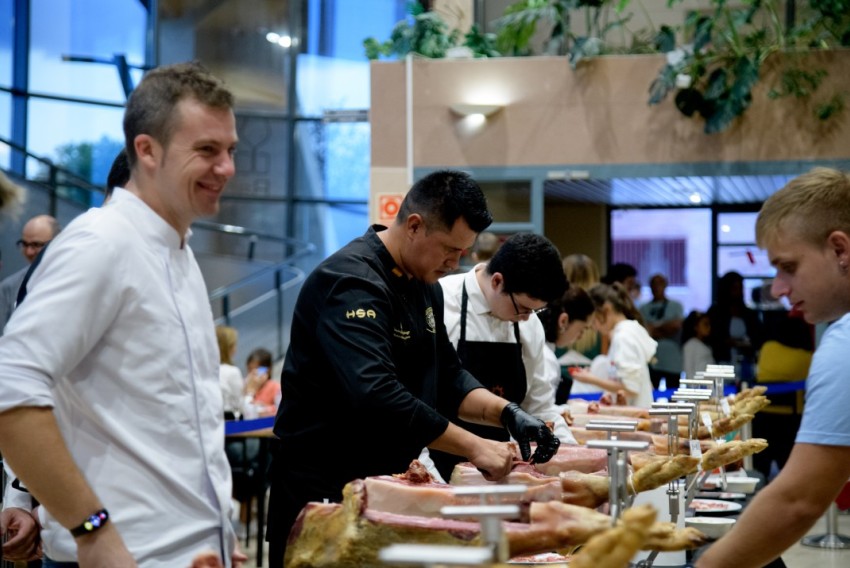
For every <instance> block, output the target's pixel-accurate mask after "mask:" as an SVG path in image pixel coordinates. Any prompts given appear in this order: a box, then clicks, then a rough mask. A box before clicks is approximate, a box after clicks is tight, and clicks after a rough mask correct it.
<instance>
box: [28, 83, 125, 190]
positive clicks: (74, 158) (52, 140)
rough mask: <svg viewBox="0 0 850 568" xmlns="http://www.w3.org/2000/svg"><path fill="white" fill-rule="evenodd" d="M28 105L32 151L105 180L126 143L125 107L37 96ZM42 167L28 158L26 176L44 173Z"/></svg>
mask: <svg viewBox="0 0 850 568" xmlns="http://www.w3.org/2000/svg"><path fill="white" fill-rule="evenodd" d="M29 104H30V111H29V125H28V126H29V129H28V133H27V136H28V140H29V149H30V151H31V152H32V153H33V154H36V155H37V156H41V157H46V158H50V159H51V160H53V161H54V162H55V163H56V164H57V165H60V166H62V167H64V168H67V169H69V170H71V171H73V172H74V173H76V174H77V175H79V176H81V177H83V178H84V179H86V180H88V181H90V182H92V183H97V184H103V183H105V182H106V176H107V174H108V173H109V168H110V167H111V166H112V161H113V160H114V159H115V155H116V154H117V153H118V151H119V150H120V149H121V147H122V146H123V145H124V133H123V130H122V126H121V122H122V116H123V109H121V108H112V107H103V106H95V105H87V104H79V103H66V102H61V101H52V100H43V99H37V98H33V99H30V103H29ZM41 168H43V166H41V165H40V164H39V163H37V162H35V161H34V160H29V161H28V163H27V177H29V178H34V177H40V176H43V175H45V174H46V172H42V171H40V169H41Z"/></svg>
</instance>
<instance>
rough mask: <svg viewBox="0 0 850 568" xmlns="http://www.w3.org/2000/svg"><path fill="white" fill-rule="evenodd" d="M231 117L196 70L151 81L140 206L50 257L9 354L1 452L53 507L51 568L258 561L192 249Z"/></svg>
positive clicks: (89, 225)
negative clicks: (248, 541)
mask: <svg viewBox="0 0 850 568" xmlns="http://www.w3.org/2000/svg"><path fill="white" fill-rule="evenodd" d="M232 108H233V96H232V95H231V93H230V92H229V91H228V90H227V89H226V88H225V87H224V86H223V84H222V83H221V82H220V81H219V80H218V79H216V78H215V77H213V76H212V75H210V74H209V73H207V72H206V71H205V70H203V69H202V68H200V67H199V66H198V65H194V64H183V65H172V66H166V67H160V68H158V69H155V70H153V71H151V72H149V73H148V74H147V75H146V76H145V78H144V79H143V80H142V82H141V83H140V84H139V86H138V87H137V88H136V90H135V91H134V92H133V94H132V95H131V96H130V99H129V100H128V103H127V110H126V112H125V116H124V133H125V141H126V148H127V153H128V161H129V164H130V168H131V172H132V173H131V183H129V184H128V188H127V191H123V192H121V193H120V194H117V195H116V196H114V197H113V199H112V200H111V201H110V203H109V204H108V205H107V206H106V207H103V208H100V209H92V210H90V211H88V212H86V213H84V214H83V215H81V216H79V217H77V218H76V219H75V220H74V221H73V222H72V223H71V224H70V225H69V226H68V228H67V229H65V231H63V232H62V234H61V235H60V236H59V237H58V238H56V239H55V240H54V241H53V242H52V243H51V245H50V247H49V248H48V249H47V251H46V253H45V255H44V258H43V261H42V262H41V264H40V265H39V267H38V268H37V269H36V270H35V272H34V273H33V277H32V280H31V282H30V286H29V295H28V296H27V301H26V302H24V303H23V304H21V306H20V307H19V308H18V310H17V311H16V312H15V316H14V317H13V318H12V319H11V320H10V323H9V325H8V327H7V329H6V334H5V335H4V336H3V338H2V339H0V451H2V454H3V457H4V458H5V459H7V460H8V462H9V464H10V465H11V466H12V468H13V469H14V471H15V473H16V474H17V476H18V477H19V478H20V480H21V481H22V482H23V483H24V485H25V486H26V487H27V488H28V489H29V491H31V492H32V494H33V495H34V496H35V497H36V498H37V499H38V500H39V501H40V502H41V504H42V507H41V508H40V520H41V522H42V525H43V531H42V535H41V536H42V540H43V544H44V554H45V559H44V562H45V565H46V566H56V565H57V563H62V564H59V565H61V566H62V567H63V568H64V567H65V566H75V565H79V566H81V567H104V568H105V567H109V568H124V567H133V566H144V567H150V568H171V567H177V568H182V567H187V566H190V565H192V564H193V561H194V560H195V559H196V558H198V555H201V554H204V553H205V552H207V551H210V552H211V553H212V555H213V556H215V557H218V558H219V559H220V561H221V562H223V563H225V564H226V565H227V566H230V565H231V562H232V563H233V564H234V565H239V564H241V562H242V561H244V558H245V557H244V556H243V555H241V553H238V552H237V551H235V535H234V533H233V529H232V527H231V524H230V509H231V500H230V492H231V480H230V468H229V465H228V462H227V458H226V456H225V454H224V445H223V444H222V439H223V435H224V434H223V428H224V425H223V420H222V407H221V404H222V403H221V392H220V389H219V384H218V348H217V345H216V340H215V332H214V328H213V320H212V313H211V311H210V307H209V302H208V301H207V291H206V287H205V285H204V281H203V278H202V277H201V273H200V270H199V268H198V265H197V262H196V261H195V258H194V255H193V253H192V251H191V249H190V248H189V246H188V243H187V239H188V238H189V235H190V233H189V225H190V224H191V223H192V222H193V221H194V220H195V219H196V218H198V217H201V216H208V215H212V214H214V213H216V212H217V211H218V207H219V197H220V195H221V193H222V191H223V190H224V187H225V185H226V184H227V181H228V180H229V179H230V178H231V177H232V176H233V175H234V165H233V152H234V149H235V147H236V142H237V136H236V123H235V119H234V115H233V110H232ZM33 448H37V451H33ZM64 563H69V564H64Z"/></svg>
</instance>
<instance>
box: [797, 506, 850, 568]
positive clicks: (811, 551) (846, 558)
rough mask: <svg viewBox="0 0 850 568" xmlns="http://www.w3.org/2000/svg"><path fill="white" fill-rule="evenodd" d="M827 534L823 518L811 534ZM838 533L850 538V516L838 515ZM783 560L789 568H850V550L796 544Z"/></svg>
mask: <svg viewBox="0 0 850 568" xmlns="http://www.w3.org/2000/svg"><path fill="white" fill-rule="evenodd" d="M824 532H826V520H825V519H824V518H822V519H821V520H820V521H818V523H817V524H816V525H815V526H814V527H813V528H812V530H811V531H809V534H823V533H824ZM838 533H839V534H842V535H845V536H848V537H850V515H846V514H839V515H838ZM782 560H783V561H784V562H785V565H786V566H787V567H788V568H850V549H845V550H823V549H819V548H812V547H809V546H803V545H802V544H799V543H798V544H795V545H794V546H793V547H791V548H790V549H789V550H788V551H787V552H785V554H783V555H782Z"/></svg>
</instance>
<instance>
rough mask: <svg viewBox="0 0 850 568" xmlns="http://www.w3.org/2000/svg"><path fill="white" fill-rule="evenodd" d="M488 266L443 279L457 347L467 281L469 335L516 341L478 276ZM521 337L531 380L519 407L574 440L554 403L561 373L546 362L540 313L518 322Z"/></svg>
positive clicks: (564, 438)
mask: <svg viewBox="0 0 850 568" xmlns="http://www.w3.org/2000/svg"><path fill="white" fill-rule="evenodd" d="M485 267H486V264H478V265H476V266H475V267H473V268H472V270H470V271H469V272H466V273H464V274H452V275H450V276H445V277H443V278H441V279H440V285H441V286H442V287H443V296H444V298H445V308H444V314H445V322H446V330H447V331H448V333H449V339H450V340H451V342H452V343H453V344H454V346H455V347H457V344H458V341H459V340H460V306H461V294H462V291H463V284H464V283H466V293H467V295H468V296H469V301H468V304H467V311H466V339H467V340H468V341H491V342H498V343H516V338H515V337H514V324H513V322H510V321H504V320H501V319H499V318H497V317H495V316H493V315H492V314H491V313H490V306H489V304H488V303H487V299H486V298H485V297H484V293H483V292H482V291H481V286H480V285H479V284H478V279H477V278H476V277H475V274H476V271H478V270H484V268H485ZM519 339H520V343H522V362H523V365H524V366H525V378H526V382H527V383H528V387H527V390H526V394H525V399H523V401H522V403H520V407H522V409H523V410H525V411H526V412H528V413H529V414H531V415H532V416H535V417H536V418H539V419H540V420H543V421H544V422H552V423H554V425H555V435H556V436H557V437H558V438H559V439H560V440H561V442H564V443H567V444H575V443H576V441H575V438H574V437H573V435H572V434H571V433H570V429H569V428H568V427H567V423H566V422H565V421H564V418H563V416H561V414H560V412H559V409H558V407H557V406H556V405H555V390H556V389H557V387H558V381H560V378H561V373H560V369H559V370H558V373H557V376H555V375H553V374H552V372H551V370H552V368H551V367H549V368H547V366H546V359H545V352H546V349H547V347H546V333H545V331H544V330H543V324H542V323H540V320H539V319H538V318H537V315H535V314H532V315H531V317H529V318H528V319H527V320H525V321H520V322H519Z"/></svg>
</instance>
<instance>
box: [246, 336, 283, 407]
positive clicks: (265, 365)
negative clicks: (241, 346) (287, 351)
mask: <svg viewBox="0 0 850 568" xmlns="http://www.w3.org/2000/svg"><path fill="white" fill-rule="evenodd" d="M245 367H246V368H247V369H248V378H247V380H246V381H245V396H246V397H250V400H251V404H253V405H254V406H255V407H257V408H258V413H259V415H260V416H274V414H275V413H277V405H278V404H279V403H280V383H279V382H277V381H273V380H271V370H272V354H271V353H270V352H269V351H268V350H267V349H262V348H260V349H255V350H254V351H252V352H251V354H250V355H248V360H247V361H246V362H245Z"/></svg>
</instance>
